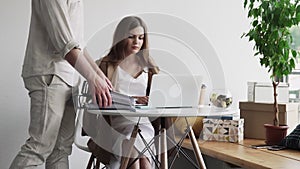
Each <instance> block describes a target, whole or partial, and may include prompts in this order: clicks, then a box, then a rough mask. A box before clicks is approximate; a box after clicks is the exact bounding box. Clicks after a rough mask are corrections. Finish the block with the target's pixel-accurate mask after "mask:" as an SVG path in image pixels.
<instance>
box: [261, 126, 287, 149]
mask: <svg viewBox="0 0 300 169" xmlns="http://www.w3.org/2000/svg"><path fill="white" fill-rule="evenodd" d="M264 126H265V128H266V144H268V145H278V144H279V143H280V142H281V140H282V139H284V137H285V136H286V134H287V129H288V128H289V127H288V126H287V125H280V126H274V125H272V124H264Z"/></svg>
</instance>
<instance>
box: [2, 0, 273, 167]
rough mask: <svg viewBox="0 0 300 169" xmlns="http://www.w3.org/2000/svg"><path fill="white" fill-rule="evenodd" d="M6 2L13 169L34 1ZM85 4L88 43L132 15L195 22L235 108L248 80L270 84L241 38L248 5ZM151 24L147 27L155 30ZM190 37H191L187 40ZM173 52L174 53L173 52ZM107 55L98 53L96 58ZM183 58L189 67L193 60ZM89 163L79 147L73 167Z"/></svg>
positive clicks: (5, 65)
mask: <svg viewBox="0 0 300 169" xmlns="http://www.w3.org/2000/svg"><path fill="white" fill-rule="evenodd" d="M1 2H2V3H1V6H0V23H1V26H0V29H1V31H0V35H1V36H0V37H1V38H0V46H1V47H0V48H1V51H2V60H1V62H0V64H1V66H0V68H1V71H0V75H1V79H2V80H1V88H0V93H1V96H0V109H1V115H2V116H1V118H0V134H1V135H0V137H1V139H0V150H1V151H0V165H1V168H8V166H9V164H10V162H11V160H12V159H13V157H14V156H15V155H16V153H17V151H18V150H19V148H20V146H21V145H22V144H23V143H24V141H25V139H26V138H27V127H28V120H29V99H28V96H27V91H26V90H25V89H24V86H23V82H22V79H21V77H20V73H21V67H22V61H23V55H24V50H25V45H26V41H27V40H26V38H27V33H28V26H29V17H30V2H29V1H19V0H10V1H7V0H1ZM84 2H85V19H86V20H85V33H86V34H85V37H86V40H87V41H88V39H89V38H91V37H92V35H93V34H95V33H96V32H97V31H98V30H102V29H103V28H105V27H106V26H107V25H109V24H111V23H112V21H118V19H120V18H121V17H123V16H124V15H129V14H138V15H145V13H161V14H164V16H165V15H169V16H170V17H173V18H174V17H175V18H177V19H179V20H180V21H184V22H186V23H189V25H190V26H191V25H193V26H194V27H195V28H196V29H197V30H198V31H199V32H201V33H202V34H203V35H204V36H205V38H206V39H207V42H209V44H210V45H211V46H212V47H213V49H214V52H215V55H216V56H217V57H218V58H217V59H218V60H219V61H220V63H221V66H222V68H223V71H224V72H223V73H224V75H225V76H224V77H225V83H226V87H227V88H228V89H229V90H230V91H231V93H232V95H233V97H234V105H233V106H234V107H238V100H246V90H247V81H268V75H267V73H266V70H265V69H263V68H261V67H260V66H259V62H258V61H257V59H255V58H254V57H253V52H252V45H251V44H249V43H248V41H247V40H246V39H241V38H240V36H241V34H242V33H243V32H244V31H246V30H247V29H248V28H249V22H248V20H247V18H246V13H245V11H244V10H243V2H242V1H218V0H209V1H200V0H190V1H181V0H175V1H174V0H164V1H161V0H151V1H150V0H149V1H145V0H134V1H119V0H110V1H94V0H84ZM146 16H149V15H146ZM150 23H151V22H150ZM150 23H147V24H148V27H149V29H150V30H151V24H150ZM160 24H161V25H164V24H166V25H168V24H170V23H160ZM183 31H184V30H183ZM111 33H112V32H111ZM189 33H190V32H186V34H187V35H189ZM153 39H155V38H153ZM153 41H154V42H156V43H154V42H151V43H150V45H151V46H154V47H155V48H158V47H159V45H157V44H159V40H157V39H156V40H153ZM103 44H106V46H104V47H103V48H104V49H105V48H107V47H108V46H109V45H110V41H109V40H108V41H106V42H104V43H103ZM155 44H156V45H155ZM199 44H200V45H201V42H199ZM166 47H167V45H166ZM168 51H169V52H172V51H170V49H168ZM102 52H103V53H105V52H104V51H102ZM103 53H99V54H94V53H92V54H93V55H94V57H95V58H96V57H98V56H100V55H102V54H103ZM200 53H201V52H200ZM95 55H97V56H95ZM200 56H201V54H200ZM206 57H208V56H206ZM213 57H214V56H213ZM181 59H183V61H187V62H188V58H181ZM188 64H190V65H188V66H189V67H192V68H194V71H197V70H198V69H197V67H198V66H197V65H195V64H194V63H191V62H188ZM216 69H220V68H218V67H217V68H216ZM196 73H202V72H196ZM212 78H214V77H212ZM87 158H88V155H87V154H85V153H83V152H82V151H80V150H78V149H76V148H75V149H74V151H73V155H72V156H71V159H70V161H71V162H70V163H71V168H72V169H76V168H78V169H79V168H84V166H85V165H86V161H87Z"/></svg>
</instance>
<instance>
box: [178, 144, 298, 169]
mask: <svg viewBox="0 0 300 169" xmlns="http://www.w3.org/2000/svg"><path fill="white" fill-rule="evenodd" d="M258 144H264V140H256V139H245V140H243V141H242V142H240V143H228V142H212V141H201V140H198V145H199V146H200V150H201V153H203V154H205V155H208V156H211V157H213V158H216V159H219V160H222V161H225V162H228V163H231V164H235V165H237V166H240V167H242V168H253V169H265V168H272V169H296V168H300V151H297V150H287V149H286V150H280V151H270V150H267V149H253V148H251V145H258ZM183 147H184V148H187V149H192V145H191V143H190V141H189V140H188V139H185V140H184V142H183Z"/></svg>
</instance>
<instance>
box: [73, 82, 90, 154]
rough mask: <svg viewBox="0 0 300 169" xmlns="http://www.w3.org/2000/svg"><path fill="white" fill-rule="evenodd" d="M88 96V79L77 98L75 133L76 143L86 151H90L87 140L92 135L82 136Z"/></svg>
mask: <svg viewBox="0 0 300 169" xmlns="http://www.w3.org/2000/svg"><path fill="white" fill-rule="evenodd" d="M87 97H88V83H87V82H86V81H84V82H83V84H82V88H81V93H80V94H79V95H78V98H77V102H78V103H77V105H78V106H77V112H76V114H77V117H76V124H75V134H74V144H75V146H76V147H78V148H79V149H81V150H84V151H86V152H90V150H89V148H88V146H87V142H88V140H89V138H90V137H88V136H85V137H83V136H82V123H83V113H84V105H85V102H86V99H87Z"/></svg>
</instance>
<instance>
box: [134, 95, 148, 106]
mask: <svg viewBox="0 0 300 169" xmlns="http://www.w3.org/2000/svg"><path fill="white" fill-rule="evenodd" d="M133 98H135V99H136V103H137V104H148V99H149V97H148V96H133Z"/></svg>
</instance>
